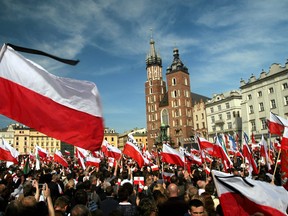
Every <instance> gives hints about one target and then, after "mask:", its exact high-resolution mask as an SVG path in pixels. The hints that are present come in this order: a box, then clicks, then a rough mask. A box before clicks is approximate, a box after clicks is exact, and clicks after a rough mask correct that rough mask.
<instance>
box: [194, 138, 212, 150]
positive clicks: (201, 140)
mask: <svg viewBox="0 0 288 216" xmlns="http://www.w3.org/2000/svg"><path fill="white" fill-rule="evenodd" d="M198 142H199V145H200V147H201V149H211V148H212V149H213V146H214V144H213V143H211V142H209V141H208V140H206V139H205V138H202V137H198Z"/></svg>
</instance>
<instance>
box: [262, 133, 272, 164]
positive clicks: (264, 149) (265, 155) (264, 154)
mask: <svg viewBox="0 0 288 216" xmlns="http://www.w3.org/2000/svg"><path fill="white" fill-rule="evenodd" d="M259 144H260V155H261V157H263V158H265V164H266V165H267V167H268V170H271V164H270V159H269V155H268V145H267V142H266V140H265V139H264V136H263V135H262V138H261V141H260V143H259Z"/></svg>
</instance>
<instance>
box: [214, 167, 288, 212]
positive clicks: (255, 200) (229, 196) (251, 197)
mask: <svg viewBox="0 0 288 216" xmlns="http://www.w3.org/2000/svg"><path fill="white" fill-rule="evenodd" d="M212 176H213V180H214V183H215V186H216V189H217V194H218V196H219V199H220V203H221V207H222V210H223V213H224V215H241V216H248V215H253V214H254V213H256V212H261V213H262V214H263V215H273V216H284V215H287V214H286V209H287V206H288V192H287V191H286V190H285V188H283V187H282V186H281V187H280V186H275V185H273V184H270V183H267V182H264V181H257V180H253V179H251V178H242V177H240V176H235V175H231V174H226V173H223V172H220V171H216V170H212Z"/></svg>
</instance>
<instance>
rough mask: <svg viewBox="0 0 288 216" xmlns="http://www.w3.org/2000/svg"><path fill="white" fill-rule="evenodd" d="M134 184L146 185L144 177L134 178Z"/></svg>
mask: <svg viewBox="0 0 288 216" xmlns="http://www.w3.org/2000/svg"><path fill="white" fill-rule="evenodd" d="M133 184H134V185H140V184H141V185H145V182H144V177H143V176H135V177H134V179H133Z"/></svg>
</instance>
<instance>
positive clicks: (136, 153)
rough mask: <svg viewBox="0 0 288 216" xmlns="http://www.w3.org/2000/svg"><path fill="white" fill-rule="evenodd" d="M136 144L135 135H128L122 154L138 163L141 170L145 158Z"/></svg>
mask: <svg viewBox="0 0 288 216" xmlns="http://www.w3.org/2000/svg"><path fill="white" fill-rule="evenodd" d="M136 144H137V142H136V140H135V139H134V137H133V135H132V134H128V140H127V142H126V144H125V145H124V149H123V152H122V153H123V154H125V155H127V156H129V157H131V158H132V159H134V160H135V161H136V162H137V164H138V166H139V167H140V168H141V167H143V166H144V164H145V158H144V157H143V155H142V153H141V151H140V150H139V148H138V147H137V146H136Z"/></svg>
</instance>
